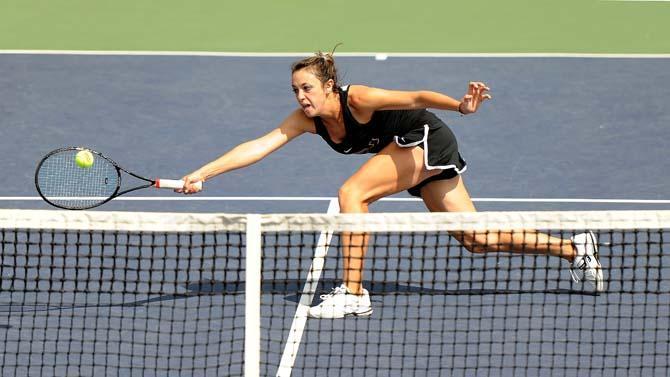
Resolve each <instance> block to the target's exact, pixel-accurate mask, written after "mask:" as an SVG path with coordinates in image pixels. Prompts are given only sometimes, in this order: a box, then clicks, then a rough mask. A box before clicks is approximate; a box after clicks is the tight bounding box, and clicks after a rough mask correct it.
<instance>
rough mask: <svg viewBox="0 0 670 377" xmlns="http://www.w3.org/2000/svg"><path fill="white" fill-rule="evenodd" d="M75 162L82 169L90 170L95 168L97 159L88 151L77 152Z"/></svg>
mask: <svg viewBox="0 0 670 377" xmlns="http://www.w3.org/2000/svg"><path fill="white" fill-rule="evenodd" d="M74 162H75V163H76V164H77V166H79V167H80V168H84V169H89V168H90V167H91V166H93V162H95V157H93V153H91V152H89V151H86V150H84V151H79V152H77V155H76V156H75V157H74Z"/></svg>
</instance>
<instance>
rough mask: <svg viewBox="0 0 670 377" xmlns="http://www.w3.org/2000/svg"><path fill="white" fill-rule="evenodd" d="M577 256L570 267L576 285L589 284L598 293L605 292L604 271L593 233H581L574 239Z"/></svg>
mask: <svg viewBox="0 0 670 377" xmlns="http://www.w3.org/2000/svg"><path fill="white" fill-rule="evenodd" d="M572 243H573V245H575V250H576V252H577V254H576V255H575V259H574V260H573V261H572V264H571V265H570V275H572V280H574V281H575V283H579V282H580V281H585V282H588V283H589V285H590V286H591V287H592V288H594V289H595V290H596V291H597V292H602V291H604V290H605V279H604V278H603V269H602V266H601V265H600V260H599V259H598V241H597V240H596V236H595V234H593V232H587V233H580V234H577V235H575V236H574V237H572Z"/></svg>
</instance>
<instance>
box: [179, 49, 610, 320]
mask: <svg viewBox="0 0 670 377" xmlns="http://www.w3.org/2000/svg"><path fill="white" fill-rule="evenodd" d="M291 71H292V88H293V93H294V94H295V98H296V101H297V102H298V106H299V107H298V108H297V109H296V110H294V111H293V112H292V113H291V114H290V115H288V117H287V118H286V119H285V120H284V121H283V122H282V123H281V124H280V125H279V126H278V127H277V128H276V129H274V130H272V131H271V132H269V133H268V134H266V135H265V136H262V137H260V138H258V139H255V140H251V141H248V142H245V143H242V144H240V145H238V146H237V147H235V148H233V149H232V150H230V151H229V152H227V153H225V154H224V155H223V156H221V157H219V158H218V159H216V160H214V161H212V162H210V163H208V164H206V165H204V166H203V167H201V168H199V169H197V170H196V171H194V172H193V173H191V174H188V175H187V176H185V177H184V181H185V184H184V187H183V189H181V190H178V191H179V192H183V193H185V194H192V193H195V192H198V191H199V189H198V188H197V187H196V186H195V185H194V184H195V183H196V182H204V181H206V180H209V179H211V178H212V177H214V176H217V175H219V174H222V173H225V172H228V171H231V170H234V169H239V168H243V167H245V166H248V165H251V164H253V163H255V162H258V161H260V160H261V159H263V158H264V157H266V156H268V155H269V154H271V153H272V152H274V151H276V150H277V149H279V148H280V147H281V146H283V145H284V144H286V143H288V142H289V141H291V140H293V139H295V138H296V137H298V136H300V135H302V134H305V133H310V134H317V135H319V136H321V137H322V138H323V139H324V140H325V141H326V143H328V145H330V146H331V147H332V148H333V149H334V150H335V151H337V152H339V153H342V154H358V153H370V154H373V156H372V157H371V158H370V159H369V160H368V161H367V162H365V163H364V164H363V165H362V166H361V167H360V168H359V169H358V171H356V172H355V173H354V174H353V175H352V176H351V177H350V178H348V179H347V180H346V181H345V182H344V184H343V185H342V186H341V187H340V189H339V192H338V199H339V204H340V210H341V212H342V213H363V212H368V206H369V205H370V204H371V203H373V202H374V201H376V200H378V199H380V198H383V197H386V196H389V195H392V194H395V193H397V192H400V191H403V190H407V191H408V192H409V193H410V194H411V195H413V196H417V197H420V198H422V199H423V201H424V203H425V205H426V207H427V208H428V209H429V210H430V211H435V212H438V211H468V212H473V211H476V209H475V206H474V205H473V203H472V200H471V199H470V195H469V194H468V191H467V189H466V187H465V184H464V182H463V178H462V176H461V174H462V173H463V172H464V171H465V170H466V163H465V161H464V160H463V158H461V155H460V153H459V151H458V144H457V142H456V138H455V137H454V134H453V133H452V132H451V130H450V129H449V128H448V127H447V126H446V125H445V124H444V123H443V122H442V121H441V120H440V119H438V118H437V117H436V116H435V115H434V114H433V113H431V112H429V111H427V110H426V109H429V108H431V109H441V110H451V111H455V112H460V113H461V114H464V115H465V114H472V113H475V112H476V111H477V110H478V109H479V108H480V106H481V105H482V103H483V102H485V101H486V100H489V99H491V95H490V94H489V88H488V87H487V86H486V85H485V84H484V83H481V82H471V83H469V85H468V88H467V92H466V94H465V95H464V96H463V97H462V99H461V100H456V99H454V98H451V97H449V96H446V95H444V94H441V93H436V92H431V91H394V90H384V89H379V88H373V87H367V86H363V85H343V86H341V85H340V83H339V82H338V77H337V70H336V67H335V61H334V58H333V54H332V53H330V54H328V53H321V52H319V53H317V54H315V55H314V56H311V57H307V58H304V59H302V60H299V61H297V62H295V63H294V64H293V65H292V67H291ZM452 235H453V236H454V237H456V238H457V239H458V240H459V242H461V243H462V244H463V245H464V246H465V247H466V248H467V249H468V250H469V251H471V252H473V253H485V252H497V251H511V252H516V253H531V254H550V255H553V256H557V257H560V258H563V259H566V260H567V261H568V262H570V272H571V275H572V277H573V279H574V280H575V281H576V282H579V281H586V282H588V283H589V284H590V285H592V286H593V287H594V288H595V289H596V290H597V291H601V290H603V285H604V282H603V273H602V269H601V265H600V262H599V260H598V250H597V243H596V239H595V236H594V235H593V233H590V232H589V233H584V234H578V235H576V236H575V237H573V239H571V240H569V241H568V240H563V239H561V238H555V237H552V236H549V235H546V234H542V233H536V232H523V233H515V234H473V233H472V232H460V233H454V234H452ZM342 238H343V240H344V245H343V246H344V247H343V254H344V268H343V270H344V276H343V284H342V285H341V286H339V287H337V288H335V289H333V291H332V292H331V293H329V294H327V295H324V296H322V298H323V301H322V302H321V304H319V305H317V306H314V307H311V308H310V309H309V316H310V317H315V318H341V317H345V316H368V315H370V314H371V313H372V307H371V304H370V297H369V294H368V291H367V290H366V289H364V288H363V286H362V271H363V257H364V255H365V252H366V246H367V237H366V236H365V235H363V234H347V235H343V237H342Z"/></svg>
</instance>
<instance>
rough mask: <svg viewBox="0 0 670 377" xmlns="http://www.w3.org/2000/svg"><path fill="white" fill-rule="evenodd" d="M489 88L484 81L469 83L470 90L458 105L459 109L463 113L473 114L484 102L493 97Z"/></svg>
mask: <svg viewBox="0 0 670 377" xmlns="http://www.w3.org/2000/svg"><path fill="white" fill-rule="evenodd" d="M489 90H491V89H489V87H488V86H486V85H485V84H484V83H483V82H471V83H470V85H468V92H467V93H466V94H465V96H463V99H462V100H461V104H460V105H458V111H460V112H461V114H472V113H474V112H475V111H477V109H479V105H481V104H482V102H484V101H486V100H488V99H491V95H490V94H488V91H489Z"/></svg>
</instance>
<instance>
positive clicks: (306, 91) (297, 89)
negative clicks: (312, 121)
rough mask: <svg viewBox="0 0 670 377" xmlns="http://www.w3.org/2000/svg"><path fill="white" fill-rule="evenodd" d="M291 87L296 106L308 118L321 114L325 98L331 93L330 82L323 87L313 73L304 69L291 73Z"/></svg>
mask: <svg viewBox="0 0 670 377" xmlns="http://www.w3.org/2000/svg"><path fill="white" fill-rule="evenodd" d="M291 87H293V93H295V99H296V100H297V101H298V105H300V107H301V108H302V111H303V112H304V113H305V115H307V117H309V118H313V117H315V116H319V115H320V114H321V112H322V110H323V106H324V104H325V103H326V98H327V97H328V94H330V93H331V91H332V84H331V83H330V82H328V83H326V85H323V84H322V83H321V81H319V79H318V78H317V77H316V76H315V75H314V73H312V72H311V70H309V69H306V68H304V69H301V70H299V71H295V72H294V73H293V76H292V79H291Z"/></svg>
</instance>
